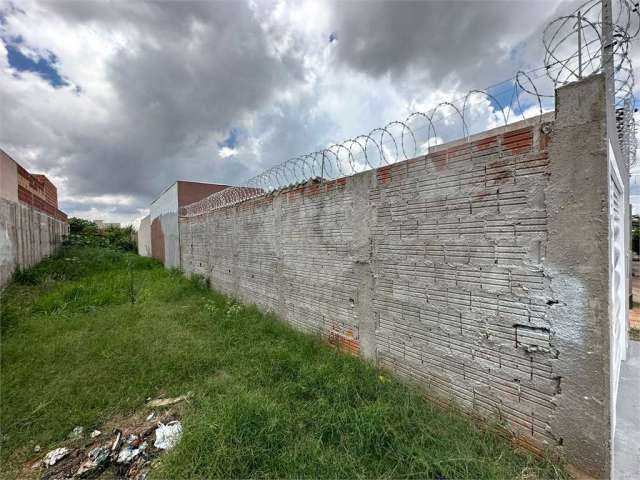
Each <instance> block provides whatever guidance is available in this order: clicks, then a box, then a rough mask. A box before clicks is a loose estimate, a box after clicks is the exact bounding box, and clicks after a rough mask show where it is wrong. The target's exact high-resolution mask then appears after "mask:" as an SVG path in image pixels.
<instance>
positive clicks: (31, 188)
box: [17, 165, 67, 222]
mask: <svg viewBox="0 0 640 480" xmlns="http://www.w3.org/2000/svg"><path fill="white" fill-rule="evenodd" d="M17 167H18V200H19V201H21V202H22V203H26V204H27V205H30V206H32V207H34V208H37V209H38V210H41V211H43V212H45V213H47V214H49V215H51V216H52V217H54V218H57V219H58V220H62V221H65V222H66V221H67V215H66V214H65V213H64V212H61V211H60V210H58V189H57V188H56V187H55V185H53V183H51V181H49V179H48V178H47V177H46V176H45V175H32V174H30V173H29V172H28V171H27V170H25V169H24V168H23V167H21V166H20V165H17Z"/></svg>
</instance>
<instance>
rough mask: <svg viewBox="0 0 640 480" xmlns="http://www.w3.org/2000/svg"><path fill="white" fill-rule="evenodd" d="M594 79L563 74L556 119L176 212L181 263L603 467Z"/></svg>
mask: <svg viewBox="0 0 640 480" xmlns="http://www.w3.org/2000/svg"><path fill="white" fill-rule="evenodd" d="M601 80H602V79H601V78H596V79H595V80H589V81H588V82H584V85H581V84H577V85H572V86H571V87H565V90H564V92H566V93H565V94H564V97H561V98H560V99H559V100H558V104H560V105H562V106H563V107H564V108H565V110H564V114H563V115H560V116H559V117H558V118H561V119H562V120H561V123H560V124H559V125H560V128H559V129H558V131H557V132H556V127H557V125H556V124H555V123H554V121H553V118H554V116H553V114H551V115H550V116H546V117H545V118H544V121H543V122H538V121H537V120H535V121H532V122H530V123H520V124H519V125H512V126H510V127H509V128H508V129H497V130H495V131H492V132H486V133H484V134H481V135H478V136H476V137H475V138H472V139H470V141H469V142H466V143H465V142H457V143H453V144H450V145H446V146H442V147H439V149H438V150H437V151H434V152H432V153H430V154H429V155H427V156H424V157H420V158H416V159H412V160H409V161H405V162H401V163H397V164H394V165H391V166H387V167H384V168H380V169H377V170H374V171H370V172H364V173H361V174H359V175H356V176H353V177H348V178H342V179H338V180H335V181H330V182H324V183H310V184H307V185H305V186H303V187H300V188H296V189H292V190H289V191H281V192H278V193H276V194H272V195H268V196H264V197H261V198H257V199H254V200H250V201H246V202H243V203H241V204H239V205H237V206H234V207H229V208H226V209H221V210H216V211H213V212H210V213H207V214H204V215H200V216H196V217H185V218H181V219H180V251H181V260H182V267H183V268H184V270H185V271H186V272H187V273H191V272H193V273H199V274H202V275H205V276H207V277H209V278H210V279H211V284H212V286H213V287H214V288H216V289H218V290H221V291H223V292H226V293H228V294H230V295H233V296H236V297H238V298H240V299H241V300H243V301H245V302H248V303H255V304H257V305H258V306H260V307H262V308H264V309H268V310H273V311H274V312H276V313H277V314H278V316H279V317H280V318H282V319H283V320H285V321H287V322H288V323H290V324H291V325H292V326H294V327H296V328H298V329H300V330H303V331H307V332H312V333H315V334H319V335H321V336H323V337H325V338H326V339H327V340H328V341H330V342H332V343H334V344H336V345H338V346H340V347H341V348H343V349H345V350H347V351H350V352H352V353H354V354H358V355H362V356H363V357H364V358H367V359H369V360H371V361H373V362H375V363H376V364H377V365H378V366H380V367H382V368H385V369H387V370H389V371H392V372H394V373H395V374H396V375H398V376H401V377H403V378H405V379H407V381H409V382H411V383H414V384H417V385H419V386H420V387H421V388H422V389H423V390H424V392H425V394H426V395H427V396H429V397H430V398H432V399H434V400H436V401H437V402H439V403H444V404H446V403H449V402H451V401H453V402H455V403H456V404H457V405H458V406H460V407H461V408H462V409H463V410H464V411H467V412H470V413H472V414H473V415H474V416H480V417H485V418H493V419H495V420H497V421H498V422H500V423H501V424H502V425H504V426H505V428H506V429H507V430H508V431H510V432H511V433H512V434H513V435H514V436H515V437H516V438H517V439H518V440H519V441H520V442H521V443H523V444H525V445H527V446H528V447H530V448H533V449H544V448H550V449H552V450H554V451H556V452H558V453H563V454H566V455H567V456H568V458H569V460H570V461H573V462H575V463H576V464H578V465H580V467H581V468H583V469H585V470H586V471H587V472H589V473H590V474H592V475H595V476H597V477H601V476H606V473H605V472H607V469H608V465H609V463H608V462H609V457H610V455H609V450H608V443H607V440H608V433H609V429H610V424H609V413H608V408H609V400H610V391H609V390H607V388H608V386H607V385H608V373H607V369H608V356H607V355H608V353H607V352H608V350H607V349H608V342H609V336H608V325H609V324H608V319H607V316H606V305H607V292H608V287H607V283H606V282H607V280H606V278H607V256H606V252H607V243H606V236H607V226H606V223H607V222H606V221H602V220H603V218H604V219H606V215H607V212H606V209H605V211H603V210H602V205H606V201H605V202H603V201H602V200H603V199H606V198H607V197H606V195H607V194H606V174H604V175H602V182H598V181H597V180H594V179H600V174H599V173H596V172H599V171H601V170H602V169H603V168H604V172H606V161H607V160H606V159H607V155H606V150H605V149H602V148H601V147H602V146H603V145H604V139H605V138H606V135H605V134H603V132H604V130H603V125H604V118H605V117H604V108H602V109H601V110H599V106H600V103H598V102H599V101H601V100H602V98H604V87H603V85H604V84H603V83H602V85H601ZM600 87H602V88H600ZM580 89H587V90H588V91H587V93H581V90H580ZM580 98H582V99H584V98H589V101H588V102H585V101H583V100H580ZM602 105H604V102H602ZM558 115H559V114H558ZM581 115H585V116H588V117H589V121H585V119H584V118H581ZM591 117H594V118H591ZM574 119H575V122H574V121H573V120H574ZM550 132H551V133H550ZM577 138H581V139H582V140H580V141H576V139H577ZM571 172H573V173H571ZM594 175H595V176H594ZM579 176H582V177H585V179H584V182H587V184H590V185H592V186H593V188H591V189H585V188H584V184H583V185H582V186H581V187H580V188H578V186H576V187H568V186H567V182H568V181H569V182H570V181H571V178H574V177H575V178H578V177H579ZM589 178H591V180H589ZM563 182H564V183H563ZM589 182H590V183H589ZM600 183H602V185H600ZM603 185H604V190H602V187H603ZM602 216H604V217H603V218H600V217H602ZM550 225H552V227H550ZM578 232H579V233H578ZM576 234H578V235H579V237H581V238H577V237H576ZM550 245H553V247H552V248H553V251H550V249H548V246H550ZM603 249H604V250H603ZM602 252H604V255H602V254H601V253H602ZM577 259H579V260H577ZM603 282H604V283H603Z"/></svg>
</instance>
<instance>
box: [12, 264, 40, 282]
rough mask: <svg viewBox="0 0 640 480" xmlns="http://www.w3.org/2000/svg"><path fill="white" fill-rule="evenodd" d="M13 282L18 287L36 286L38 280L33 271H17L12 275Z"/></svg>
mask: <svg viewBox="0 0 640 480" xmlns="http://www.w3.org/2000/svg"><path fill="white" fill-rule="evenodd" d="M13 281H14V282H16V283H18V284H20V285H38V283H40V279H39V278H38V275H37V274H36V272H35V270H33V269H31V268H25V269H22V268H21V269H18V270H16V272H15V273H14V274H13Z"/></svg>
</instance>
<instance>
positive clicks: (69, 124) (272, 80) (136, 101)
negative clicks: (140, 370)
mask: <svg viewBox="0 0 640 480" xmlns="http://www.w3.org/2000/svg"><path fill="white" fill-rule="evenodd" d="M0 1H2V0H0ZM556 3H557V2H556V1H553V0H549V1H543V2H536V3H535V5H532V3H531V2H464V3H463V2H453V3H452V2H360V3H358V2H337V3H334V2H330V3H327V4H326V5H325V6H323V10H325V11H326V13H327V15H328V18H329V20H328V23H327V25H326V29H327V31H326V32H323V31H320V32H316V31H314V32H313V33H308V32H307V33H306V32H304V31H300V30H299V29H300V28H301V27H302V28H303V29H304V27H305V24H304V21H303V22H302V24H301V25H297V26H296V28H297V29H296V28H293V27H292V26H291V25H289V24H288V23H287V21H286V20H282V18H280V17H278V18H279V19H278V20H277V21H275V20H273V18H274V17H272V16H271V15H272V11H273V10H274V7H275V4H264V3H261V2H259V3H257V4H256V5H253V4H249V3H245V2H240V1H229V2H208V1H203V2H148V3H147V2H145V3H143V2H75V1H55V2H46V3H39V4H36V6H37V7H38V8H39V9H41V11H39V12H35V11H34V10H35V7H34V6H31V7H30V6H29V5H24V6H21V8H22V10H23V12H20V11H17V10H14V11H12V12H10V14H7V18H6V21H7V24H8V25H9V27H10V26H11V25H12V21H13V20H12V18H13V17H15V19H17V20H19V22H21V23H24V24H29V22H30V21H35V19H36V18H37V17H42V15H43V14H44V13H46V16H47V18H50V19H51V25H56V22H63V23H64V24H65V25H67V27H69V28H70V29H72V30H73V29H78V30H80V29H93V30H95V31H96V32H109V33H110V34H111V38H112V40H113V46H114V47H115V49H116V51H117V54H116V55H113V56H109V57H105V58H106V60H105V62H106V63H105V65H104V66H103V68H104V70H103V80H104V82H105V83H106V85H108V90H109V92H110V96H108V98H109V100H108V101H105V100H104V99H102V100H96V105H97V107H95V108H96V111H95V115H94V112H93V111H91V110H89V111H88V112H74V111H72V110H68V111H65V110H64V109H62V111H60V109H59V110H57V111H56V112H55V114H54V113H51V112H50V111H47V113H44V110H43V111H41V110H40V109H39V108H38V103H39V102H49V101H53V100H54V99H58V101H60V100H59V99H60V98H61V95H75V96H76V97H77V98H80V99H82V98H91V99H93V98H100V95H102V94H103V93H104V92H101V91H97V90H96V89H98V88H101V87H97V86H96V85H94V84H91V83H88V84H83V83H82V81H81V80H79V79H77V78H74V77H73V75H72V72H73V69H72V68H71V66H72V65H71V64H70V60H69V59H68V58H65V56H64V54H63V53H61V52H56V51H54V53H55V54H57V55H59V57H60V68H61V69H62V73H63V74H65V75H66V76H67V77H68V78H69V79H70V81H71V82H76V83H78V86H79V87H80V92H79V93H75V91H73V92H72V90H73V89H74V88H75V85H72V86H70V87H68V88H67V89H58V91H55V92H52V91H47V90H46V89H42V88H41V89H40V90H35V89H34V90H33V91H30V92H29V91H27V92H26V93H25V95H24V96H23V95H3V94H2V93H0V100H1V101H2V104H3V111H2V114H1V115H2V123H3V128H2V129H1V130H0V146H3V147H4V148H6V149H7V150H9V152H10V153H11V152H14V153H15V154H20V153H21V152H23V151H29V152H30V155H31V157H30V160H29V162H30V164H31V165H32V166H33V167H34V168H35V169H36V170H37V169H44V170H47V171H50V172H53V173H54V174H55V175H58V176H60V177H65V178H66V182H65V185H66V191H65V194H66V195H68V196H69V197H70V198H69V199H68V200H67V201H66V202H65V203H64V205H66V206H67V208H69V209H70V210H71V213H73V211H87V210H89V209H90V208H91V207H96V208H98V209H100V208H102V209H103V210H105V211H107V209H106V207H104V205H103V204H102V203H100V202H97V201H92V200H91V199H92V198H95V197H99V196H104V195H124V196H129V197H133V199H134V200H133V201H132V203H130V204H128V205H126V206H123V205H116V206H114V207H113V209H112V210H111V211H113V212H116V213H118V214H122V215H134V214H135V213H136V212H137V210H138V208H140V207H144V206H146V205H148V202H149V201H150V199H151V198H153V197H154V196H155V195H156V194H157V193H158V192H159V191H161V190H162V189H163V188H164V187H166V186H167V185H168V184H170V183H172V182H173V181H174V180H176V179H190V180H199V181H212V182H218V183H237V182H239V181H241V180H242V179H244V178H246V177H248V176H251V175H253V174H255V173H257V172H258V171H260V170H262V169H264V168H267V167H268V166H270V165H273V164H275V163H277V162H280V161H282V160H285V159H286V158H289V157H291V156H294V155H298V154H301V153H306V152H308V151H311V150H314V149H317V148H320V147H324V146H326V145H327V144H328V143H329V142H330V141H331V140H334V141H339V140H342V139H343V138H345V137H347V136H350V135H355V134H358V133H362V132H366V131H368V129H369V128H371V127H373V126H375V125H376V124H377V122H382V121H388V120H391V119H393V118H394V116H393V113H390V112H392V111H393V108H396V107H397V106H398V105H400V104H401V103H402V101H405V102H409V101H411V100H415V99H416V98H418V97H420V96H421V95H423V94H424V92H425V91H426V92H428V91H429V89H433V88H434V87H437V86H442V85H445V86H446V83H447V82H449V81H451V79H452V78H453V79H454V80H458V81H460V83H461V84H463V85H466V86H467V87H469V86H475V87H482V86H485V85H486V84H489V83H491V82H493V81H495V80H497V79H502V78H504V77H505V76H507V75H510V74H512V73H513V71H514V69H515V68H516V67H517V66H519V65H520V64H522V63H530V62H532V61H534V62H535V63H536V64H540V63H541V62H542V54H541V53H540V52H541V44H540V31H541V29H542V28H543V26H544V24H545V21H546V19H547V18H548V17H549V16H551V15H553V12H554V9H555V6H556ZM0 8H1V7H0ZM306 21H313V19H309V20H306ZM32 31H33V30H32ZM333 31H336V32H337V33H338V41H337V42H333V43H331V44H329V35H330V34H331V32H333ZM54 33H55V29H54V28H53V27H52V33H51V34H52V35H53V34H54ZM36 37H38V35H35V34H34V35H33V38H36ZM24 40H25V42H26V43H29V42H30V41H32V40H33V39H32V38H31V33H30V34H26V36H25V39H24ZM33 41H36V40H33ZM38 41H40V42H41V43H42V41H43V40H42V39H41V38H40V39H38ZM69 41H70V42H72V41H73V40H69ZM74 47H75V48H79V49H82V48H83V46H82V45H75V46H74ZM74 67H75V68H76V69H77V68H78V65H74ZM76 71H77V70H76ZM70 72H71V73H70ZM2 75H6V73H0V79H1V78H2ZM354 75H359V76H361V77H362V82H361V84H362V86H361V87H359V85H358V83H357V82H351V83H349V82H348V81H347V80H349V79H350V78H351V77H353V76H354ZM359 78H360V77H359ZM385 78H387V79H388V78H391V82H390V83H384V79H385ZM369 80H370V81H369ZM376 82H378V83H376ZM381 82H382V83H381ZM366 88H370V91H366V90H364V89H366ZM380 88H384V89H385V91H380V90H378V91H376V89H380ZM60 90H62V91H60ZM386 90H389V91H386ZM70 92H71V93H70ZM340 95H343V98H340ZM76 97H73V98H76ZM328 97H331V98H329V99H328ZM341 104H345V105H349V106H353V108H352V109H351V110H353V111H354V112H353V115H349V117H350V118H346V117H347V115H343V111H342V110H341ZM327 105H329V106H327ZM390 115H391V116H390ZM238 126H240V127H245V128H247V131H248V135H247V138H245V139H243V142H244V143H243V144H242V145H239V148H238V153H237V154H236V155H235V156H232V157H228V158H221V157H220V156H219V155H218V148H219V147H218V142H219V141H221V140H222V139H224V138H225V137H226V136H227V134H228V132H229V130H230V129H231V128H234V127H238ZM249 141H253V142H254V145H255V146H256V148H254V149H252V148H250V145H249ZM16 159H17V160H18V161H21V160H22V159H21V158H19V157H18V158H16ZM71 197H73V198H76V200H73V198H71ZM78 198H82V200H77V199H78Z"/></svg>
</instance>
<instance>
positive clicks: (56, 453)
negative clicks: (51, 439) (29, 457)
mask: <svg viewBox="0 0 640 480" xmlns="http://www.w3.org/2000/svg"><path fill="white" fill-rule="evenodd" d="M68 454H69V449H68V448H65V447H62V448H56V449H55V450H51V451H50V452H49V453H47V454H46V455H45V457H44V459H43V460H42V463H44V464H45V465H46V466H47V467H51V466H53V465H55V464H56V463H58V461H59V460H61V459H62V458H64V457H66V456H67V455H68Z"/></svg>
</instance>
